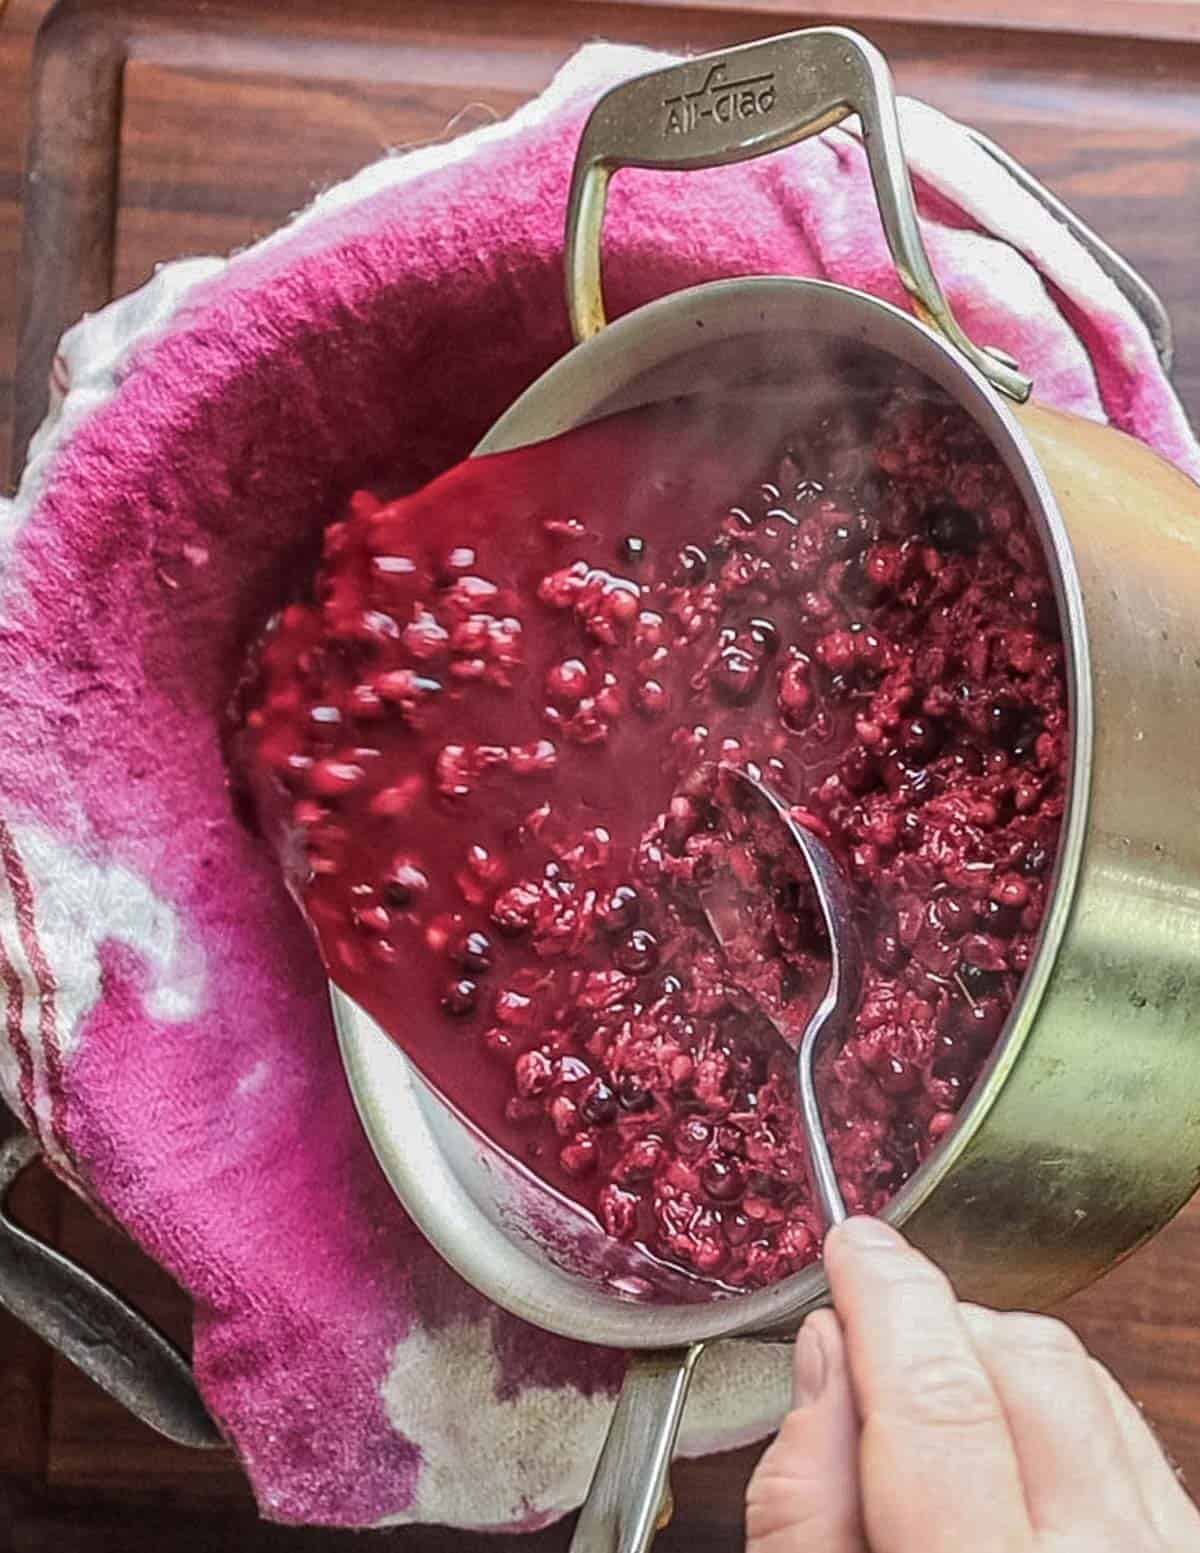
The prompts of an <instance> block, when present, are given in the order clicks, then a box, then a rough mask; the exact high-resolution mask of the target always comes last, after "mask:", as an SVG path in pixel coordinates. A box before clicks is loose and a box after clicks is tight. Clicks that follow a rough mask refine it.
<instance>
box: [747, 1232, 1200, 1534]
mask: <svg viewBox="0 0 1200 1553" xmlns="http://www.w3.org/2000/svg"><path fill="white" fill-rule="evenodd" d="M825 1266H826V1269H827V1271H828V1275H829V1283H830V1287H831V1289H832V1292H833V1300H834V1306H835V1309H836V1314H835V1313H834V1311H830V1310H822V1311H818V1312H816V1314H814V1315H813V1316H810V1317H809V1319H808V1320H807V1321H806V1322H805V1324H804V1327H803V1329H802V1331H801V1333H800V1336H799V1337H798V1339H797V1341H796V1350H795V1369H794V1402H793V1410H792V1412H790V1413H789V1414H788V1416H787V1418H786V1419H785V1420H784V1423H783V1427H782V1429H781V1430H780V1432H779V1435H778V1437H777V1438H776V1440H775V1441H774V1443H773V1444H772V1445H771V1446H770V1447H769V1449H768V1450H767V1451H766V1452H765V1454H764V1455H763V1458H762V1460H761V1461H760V1462H759V1464H758V1468H757V1469H756V1471H755V1473H754V1477H753V1478H752V1480H751V1482H750V1487H749V1490H748V1493H747V1499H746V1545H747V1553H1200V1513H1198V1512H1197V1510H1196V1507H1195V1505H1193V1503H1192V1501H1191V1500H1190V1499H1189V1498H1188V1496H1187V1494H1186V1493H1185V1492H1184V1490H1183V1488H1182V1486H1181V1485H1180V1483H1179V1480H1178V1479H1177V1477H1176V1475H1175V1473H1174V1471H1173V1470H1172V1469H1171V1467H1170V1465H1169V1464H1168V1462H1167V1459H1166V1457H1165V1456H1164V1455H1163V1453H1162V1450H1161V1449H1160V1448H1159V1445H1158V1443H1157V1441H1156V1440H1155V1438H1154V1436H1153V1434H1152V1433H1151V1432H1150V1429H1149V1427H1148V1425H1147V1424H1146V1423H1145V1422H1144V1421H1143V1419H1142V1416H1141V1414H1140V1413H1139V1412H1138V1410H1137V1408H1136V1407H1135V1406H1134V1404H1133V1403H1132V1402H1131V1401H1130V1399H1129V1398H1128V1397H1127V1396H1126V1394H1125V1392H1124V1391H1122V1389H1121V1387H1120V1386H1119V1385H1118V1384H1117V1382H1116V1381H1115V1380H1114V1379H1113V1378H1112V1376H1111V1375H1110V1374H1109V1373H1108V1371H1107V1370H1106V1369H1104V1368H1103V1366H1101V1365H1100V1364H1099V1363H1097V1361H1096V1360H1094V1359H1093V1358H1091V1357H1090V1355H1089V1354H1088V1352H1087V1350H1086V1349H1085V1348H1084V1347H1083V1345H1082V1343H1080V1341H1079V1339H1078V1338H1077V1337H1075V1335H1074V1334H1073V1333H1072V1332H1071V1331H1070V1329H1069V1328H1067V1327H1065V1326H1064V1325H1063V1324H1062V1323H1061V1322H1059V1321H1055V1320H1053V1319H1051V1318H1050V1317H1047V1316H1034V1315H1026V1314H1023V1313H1013V1314H1004V1313H1000V1312H997V1311H991V1310H984V1309H983V1308H982V1307H980V1306H977V1305H964V1304H960V1303H959V1302H958V1300H957V1299H956V1298H955V1296H954V1292H953V1290H952V1289H951V1287H950V1284H949V1282H948V1280H947V1279H946V1278H945V1276H944V1275H943V1274H942V1273H941V1272H939V1271H938V1269H937V1268H936V1267H934V1265H933V1264H932V1263H931V1262H930V1261H928V1260H927V1259H926V1258H925V1257H923V1256H922V1255H921V1254H920V1253H919V1252H917V1251H915V1250H914V1249H913V1248H912V1247H911V1246H909V1245H908V1244H907V1242H906V1241H905V1240H904V1239H903V1237H902V1236H900V1235H899V1234H897V1233H896V1231H895V1230H892V1229H890V1228H888V1227H887V1226H886V1225H884V1224H883V1223H881V1222H880V1221H878V1220H874V1219H851V1220H850V1221H848V1222H847V1223H846V1224H844V1225H842V1226H840V1227H839V1228H837V1229H834V1230H832V1231H831V1232H830V1234H829V1236H828V1239H827V1241H826V1246H825Z"/></svg>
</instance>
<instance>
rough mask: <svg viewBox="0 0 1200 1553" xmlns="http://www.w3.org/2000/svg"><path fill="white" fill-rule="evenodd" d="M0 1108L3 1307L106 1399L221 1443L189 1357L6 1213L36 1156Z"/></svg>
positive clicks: (167, 1430) (192, 1437)
mask: <svg viewBox="0 0 1200 1553" xmlns="http://www.w3.org/2000/svg"><path fill="white" fill-rule="evenodd" d="M6 1125H7V1118H6V1116H5V1115H4V1114H3V1113H0V1309H3V1310H6V1311H8V1312H9V1314H10V1315H13V1316H15V1317H16V1318H17V1320H18V1321H22V1322H24V1323H25V1325H26V1326H28V1327H29V1328H30V1329H31V1330H32V1331H34V1332H36V1333H37V1335H38V1336H39V1337H41V1338H43V1339H44V1340H45V1341H46V1342H47V1343H49V1344H50V1346H51V1347H52V1348H56V1349H57V1350H58V1352H59V1353H61V1354H62V1355H63V1357H64V1358H67V1359H70V1361H71V1362H72V1364H76V1365H78V1366H79V1368H80V1369H81V1370H82V1371H83V1373H84V1374H85V1375H86V1376H87V1377H88V1378H89V1379H90V1380H93V1381H95V1383H96V1385H98V1386H100V1387H102V1388H103V1389H104V1390H105V1391H107V1392H108V1394H109V1396H111V1397H115V1398H116V1400H117V1401H118V1402H120V1403H122V1404H123V1405H124V1406H125V1407H127V1408H128V1409H129V1410H130V1412H132V1413H135V1414H136V1415H137V1416H138V1417H139V1418H140V1419H142V1421H143V1422H144V1423H147V1424H149V1425H150V1427H151V1428H152V1429H157V1430H158V1432H159V1433H160V1434H164V1435H166V1437H167V1438H168V1439H169V1440H175V1441H177V1442H178V1444H180V1445H193V1446H205V1447H208V1446H215V1445H220V1444H221V1443H222V1441H221V1436H220V1434H219V1433H218V1431H217V1427H216V1425H215V1424H214V1423H213V1421H212V1419H211V1418H210V1417H209V1416H208V1413H207V1412H206V1411H205V1407H204V1403H203V1402H202V1401H201V1399H200V1394H199V1392H198V1391H197V1389H196V1383H195V1381H194V1380H193V1378H192V1372H191V1369H190V1367H189V1365H188V1362H187V1360H186V1359H185V1358H184V1357H183V1355H182V1354H181V1353H179V1351H178V1350H177V1349H176V1348H175V1346H174V1345H173V1344H172V1343H171V1342H170V1341H169V1340H168V1339H167V1338H166V1337H164V1336H163V1334H162V1333H161V1332H160V1331H158V1329H157V1328H156V1327H153V1326H151V1325H150V1323H149V1322H148V1321H147V1320H145V1318H144V1317H142V1316H139V1315H138V1313H137V1311H135V1310H134V1309H132V1307H131V1306H129V1305H127V1304H126V1303H125V1301H124V1300H123V1299H122V1298H121V1297H120V1295H119V1294H116V1293H115V1292H114V1291H113V1290H112V1289H110V1288H108V1287H107V1286H106V1285H104V1284H102V1283H101V1282H100V1281H99V1280H98V1279H96V1278H93V1277H92V1275H91V1273H89V1272H86V1271H85V1270H84V1269H83V1268H82V1267H79V1266H78V1265H77V1264H76V1263H74V1262H72V1261H70V1260H69V1259H68V1258H67V1257H65V1256H62V1255H61V1254H60V1253H59V1252H57V1251H55V1250H54V1249H53V1248H52V1247H51V1246H47V1245H43V1243H42V1242H41V1241H40V1240H37V1239H35V1238H34V1237H33V1236H32V1235H30V1234H29V1233H28V1232H27V1231H25V1230H23V1229H21V1227H20V1226H19V1225H18V1224H16V1223H14V1222H13V1220H12V1219H11V1218H10V1217H9V1215H8V1211H7V1203H6V1201H5V1199H6V1197H7V1195H8V1191H9V1188H10V1187H11V1186H12V1185H13V1183H14V1182H15V1181H16V1180H17V1177H18V1176H19V1175H20V1174H21V1173H22V1171H23V1170H24V1169H25V1168H26V1167H27V1166H28V1165H31V1164H32V1163H33V1162H34V1160H36V1159H37V1157H38V1153H39V1149H38V1145H37V1143H36V1142H35V1141H34V1139H33V1138H31V1137H29V1136H28V1134H26V1133H24V1132H16V1133H14V1134H13V1135H12V1136H11V1137H8V1138H4V1137H3V1134H4V1132H5V1130H6Z"/></svg>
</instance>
